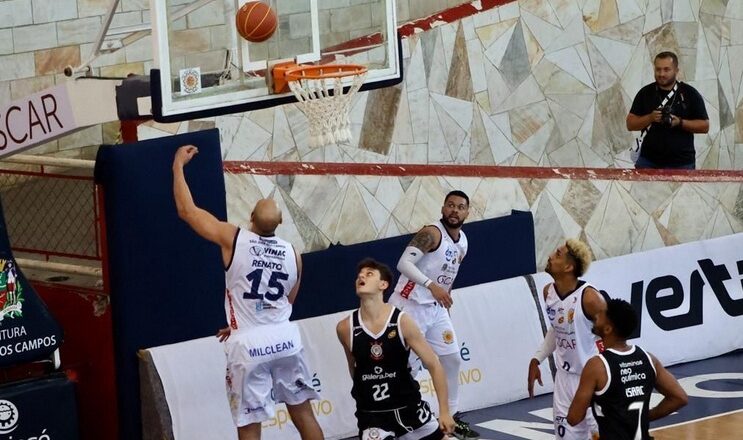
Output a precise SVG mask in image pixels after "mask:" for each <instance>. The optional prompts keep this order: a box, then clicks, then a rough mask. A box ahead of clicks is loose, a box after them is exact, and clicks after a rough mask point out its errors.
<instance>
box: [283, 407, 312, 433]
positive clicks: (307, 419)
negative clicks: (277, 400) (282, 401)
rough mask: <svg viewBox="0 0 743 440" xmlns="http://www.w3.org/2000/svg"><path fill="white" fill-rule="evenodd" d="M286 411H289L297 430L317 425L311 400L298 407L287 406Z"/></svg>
mask: <svg viewBox="0 0 743 440" xmlns="http://www.w3.org/2000/svg"><path fill="white" fill-rule="evenodd" d="M286 409H287V410H288V411H289V415H290V416H291V418H292V422H294V425H295V426H296V427H297V429H302V428H303V427H305V426H308V425H312V424H314V423H316V420H315V414H314V412H313V411H312V405H311V404H310V401H309V400H305V401H304V402H302V403H300V404H298V405H286Z"/></svg>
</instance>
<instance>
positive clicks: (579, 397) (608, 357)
mask: <svg viewBox="0 0 743 440" xmlns="http://www.w3.org/2000/svg"><path fill="white" fill-rule="evenodd" d="M635 327H637V314H636V313H635V310H634V309H633V308H632V305H631V304H630V303H628V302H627V301H624V300H621V299H612V300H609V303H608V305H607V307H606V311H605V312H601V313H599V314H598V315H596V320H595V325H594V326H593V332H594V333H596V334H597V335H598V336H599V337H601V339H602V340H603V341H604V347H605V348H606V349H605V350H604V351H603V352H602V353H601V354H599V355H598V356H594V357H592V358H591V359H589V360H588V362H587V363H586V366H585V367H584V368H583V373H581V376H580V385H578V391H576V393H575V398H573V403H572V404H571V405H570V410H569V411H568V423H570V424H571V425H576V424H578V423H580V422H581V421H582V420H583V418H584V417H585V415H586V411H587V410H588V407H589V406H591V404H593V411H594V413H595V414H596V421H597V422H598V425H599V432H600V434H601V438H602V439H610V440H652V437H651V436H650V431H649V427H650V422H652V421H653V420H657V419H660V418H661V417H665V416H667V415H669V414H671V413H673V412H674V411H676V410H678V409H679V408H681V407H683V406H684V405H686V403H687V402H688V399H689V397H688V396H687V395H686V392H685V391H684V389H683V388H682V387H681V385H680V384H679V383H678V381H677V380H676V378H675V377H673V375H671V373H669V372H668V370H666V369H665V368H664V367H663V364H661V363H660V361H658V359H656V358H655V357H654V356H653V355H651V354H650V353H648V352H646V351H645V350H643V349H642V348H640V347H639V346H637V345H629V344H627V338H628V337H629V336H630V335H631V334H632V332H634V331H635ZM653 388H655V389H657V390H658V391H659V392H660V393H661V394H662V395H663V400H661V401H660V403H658V405H656V406H655V407H653V408H650V397H651V395H652V394H653Z"/></svg>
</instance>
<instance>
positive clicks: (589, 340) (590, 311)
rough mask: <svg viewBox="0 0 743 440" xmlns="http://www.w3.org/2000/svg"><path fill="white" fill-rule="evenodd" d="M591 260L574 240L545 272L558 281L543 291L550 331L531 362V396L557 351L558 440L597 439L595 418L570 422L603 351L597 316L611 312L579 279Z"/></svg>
mask: <svg viewBox="0 0 743 440" xmlns="http://www.w3.org/2000/svg"><path fill="white" fill-rule="evenodd" d="M591 259H592V257H591V251H590V250H589V249H588V246H587V245H586V244H585V243H583V242H582V241H580V240H575V239H570V240H567V241H566V242H565V243H564V244H563V245H561V246H559V247H558V248H557V249H556V250H555V251H554V252H553V253H552V255H550V256H549V258H548V259H547V267H546V269H545V271H546V272H547V273H548V274H550V275H551V276H552V278H553V279H554V280H555V281H554V282H553V283H549V284H547V285H546V286H544V302H545V309H546V312H547V317H548V318H549V321H550V329H549V331H548V332H547V334H546V335H545V337H544V343H543V344H542V346H541V347H540V348H539V350H538V351H537V352H536V353H535V354H534V358H532V360H531V362H530V363H529V378H528V389H529V397H533V396H534V381H535V380H537V381H539V384H540V385H542V376H541V372H540V370H539V364H540V363H541V362H542V361H543V360H544V359H545V358H546V357H547V356H549V355H550V354H551V353H552V352H554V353H555V362H556V363H557V374H556V376H555V389H554V393H553V396H552V399H553V401H552V409H553V413H554V423H555V438H556V439H559V440H590V439H591V438H594V436H597V435H598V426H597V425H596V420H595V419H594V418H593V415H592V414H589V415H588V416H587V417H586V419H585V420H584V421H583V422H581V423H579V424H578V425H576V426H570V425H569V424H568V423H567V420H566V418H567V415H568V408H570V402H571V401H572V400H573V396H574V395H575V390H577V389H578V382H579V381H580V373H581V371H582V370H583V366H584V365H585V364H586V362H587V361H588V359H590V358H591V357H592V356H594V355H596V354H598V352H599V351H598V344H599V343H600V341H599V340H598V338H597V337H596V336H595V335H594V334H593V332H592V331H591V330H592V329H593V317H595V316H596V315H597V314H598V313H599V312H601V311H603V310H606V301H605V299H604V296H603V295H602V294H601V293H600V292H599V291H598V290H597V289H596V288H595V287H593V286H591V285H590V284H588V283H587V282H585V281H583V280H581V279H579V277H581V276H583V274H584V273H586V271H587V270H588V266H589V265H590V264H591Z"/></svg>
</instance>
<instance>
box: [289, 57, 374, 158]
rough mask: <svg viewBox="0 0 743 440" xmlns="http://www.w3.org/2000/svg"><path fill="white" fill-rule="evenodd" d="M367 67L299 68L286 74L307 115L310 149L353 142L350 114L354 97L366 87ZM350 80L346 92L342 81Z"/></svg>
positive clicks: (355, 65)
mask: <svg viewBox="0 0 743 440" xmlns="http://www.w3.org/2000/svg"><path fill="white" fill-rule="evenodd" d="M366 72H367V68H366V67H364V66H361V65H358V64H326V65H322V66H296V67H291V68H289V69H287V70H286V73H285V74H284V76H285V78H286V81H287V82H288V84H289V88H290V89H291V91H292V92H294V95H295V96H296V97H297V101H299V105H300V107H301V108H302V111H303V112H304V114H305V115H307V119H309V125H310V139H309V145H310V147H311V148H316V147H321V146H323V145H328V144H332V143H339V142H348V141H350V140H351V127H350V126H351V121H349V119H348V112H349V110H350V107H351V98H352V97H353V95H355V94H356V92H358V91H359V89H360V88H361V85H362V84H364V78H366ZM347 77H350V78H351V81H350V82H351V84H350V85H349V87H348V90H346V91H344V90H343V78H347Z"/></svg>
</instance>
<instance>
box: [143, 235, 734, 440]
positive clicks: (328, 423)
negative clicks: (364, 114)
mask: <svg viewBox="0 0 743 440" xmlns="http://www.w3.org/2000/svg"><path fill="white" fill-rule="evenodd" d="M741 249H743V234H738V235H733V236H728V237H722V238H719V239H713V240H708V241H705V242H697V243H690V244H685V245H680V246H674V247H668V248H663V249H657V250H653V251H648V252H643V253H639V254H633V255H627V256H623V257H618V258H612V259H607V260H602V261H599V262H596V263H594V264H593V265H592V266H591V268H590V270H589V272H588V274H587V276H586V279H587V280H588V281H590V282H591V283H592V284H594V285H595V286H597V287H598V288H599V289H603V290H606V291H607V292H608V293H609V294H610V295H611V296H612V297H617V298H623V299H626V300H628V301H630V300H631V302H633V304H635V306H636V307H642V310H643V313H642V328H641V337H640V339H638V340H637V341H635V342H637V343H639V344H640V345H642V346H644V347H645V348H647V349H648V350H649V351H651V352H653V353H654V354H656V355H657V356H658V357H659V358H660V359H661V361H663V362H664V363H666V364H674V363H678V362H685V361H690V360H695V359H702V358H708V357H712V356H716V355H720V354H723V353H726V352H729V351H732V350H735V349H737V348H743V318H741V315H743V282H742V278H743V262H741V263H738V262H739V261H743V252H742V251H741ZM739 268H740V269H739ZM533 278H534V281H535V290H532V289H531V288H530V287H529V285H528V284H527V277H519V278H513V279H510V280H503V281H497V282H493V283H487V284H482V285H479V286H471V287H467V288H464V289H458V290H456V291H454V293H453V295H454V307H453V308H452V312H451V313H452V315H451V316H452V320H453V321H454V327H455V329H456V332H457V337H458V339H459V344H460V356H461V358H462V366H461V371H460V410H462V411H467V410H471V409H477V408H482V407H487V406H492V405H497V404H501V403H506V402H511V401H514V400H518V399H522V398H524V397H526V395H527V390H526V376H527V368H528V364H529V360H530V359H531V357H532V354H533V353H534V351H535V350H536V348H537V347H538V346H539V344H541V342H542V338H543V336H542V334H543V333H542V324H541V323H542V322H543V319H544V317H543V299H542V297H541V295H542V288H543V287H544V285H545V284H547V283H548V282H550V281H551V278H550V277H549V276H548V275H547V274H544V273H540V274H537V275H535V276H534V277H533ZM674 289H675V290H674ZM535 297H536V298H535ZM347 315H348V312H341V313H336V314H333V315H327V316H321V317H317V318H311V319H306V320H302V321H299V325H300V328H301V331H302V338H303V342H304V346H305V350H306V354H307V356H308V360H309V363H310V366H311V367H312V368H313V371H314V376H313V386H314V387H315V388H316V389H317V390H318V391H319V392H320V394H321V396H322V400H321V401H319V402H313V404H312V405H313V409H314V411H315V414H316V415H317V418H318V421H319V422H320V424H321V426H322V428H323V431H324V433H325V437H326V438H344V437H349V436H352V435H355V434H356V419H355V417H354V408H355V405H354V402H353V400H352V399H351V395H350V392H351V379H350V376H349V373H348V368H347V365H346V360H345V356H344V354H343V350H342V348H341V346H340V343H339V342H338V340H337V337H336V334H335V326H336V324H337V322H338V321H339V320H340V319H341V318H343V317H345V316H347ZM150 352H151V353H152V357H153V360H154V362H155V366H156V368H157V370H158V373H159V374H160V377H161V379H162V383H163V388H164V390H165V396H166V398H167V401H168V406H169V408H170V413H171V417H172V420H173V432H174V435H175V438H176V440H192V439H193V440H197V439H198V440H201V439H204V438H209V439H215V440H221V439H225V440H226V439H235V438H236V430H235V428H234V426H233V423H232V418H231V416H230V414H229V408H228V406H227V399H226V397H225V389H224V367H225V362H224V353H223V351H222V348H221V346H220V344H219V343H218V342H217V340H216V338H213V337H211V338H204V339H199V340H195V341H187V342H183V343H180V344H174V345H169V346H164V347H157V348H152V349H150ZM542 378H543V380H544V386H543V387H540V386H538V385H537V387H536V391H537V392H538V393H545V392H551V391H552V380H551V374H550V373H549V368H548V363H547V362H543V363H542ZM419 380H420V382H421V393H422V394H423V396H424V398H425V399H426V400H428V401H430V402H431V403H432V404H433V405H434V407H435V406H436V399H435V396H434V394H433V389H432V388H433V387H432V384H431V381H430V377H429V376H428V374H427V373H424V374H423V375H421V377H420V378H419ZM204 420H208V421H209V423H204ZM263 436H264V438H266V439H294V438H298V434H297V431H296V429H295V428H294V426H293V425H292V424H291V423H290V422H289V420H288V414H287V412H286V409H285V407H284V406H283V405H279V406H277V413H276V417H274V418H273V419H271V420H269V421H268V422H266V423H264V425H263Z"/></svg>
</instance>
